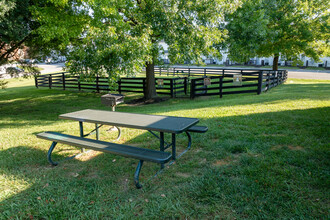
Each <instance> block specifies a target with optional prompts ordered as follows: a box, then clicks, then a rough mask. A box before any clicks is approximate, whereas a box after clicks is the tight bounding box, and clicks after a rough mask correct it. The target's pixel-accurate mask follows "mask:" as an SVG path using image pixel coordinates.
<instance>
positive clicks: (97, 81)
mask: <svg viewBox="0 0 330 220" xmlns="http://www.w3.org/2000/svg"><path fill="white" fill-rule="evenodd" d="M96 92H97V93H99V92H100V87H99V76H98V75H97V76H96Z"/></svg>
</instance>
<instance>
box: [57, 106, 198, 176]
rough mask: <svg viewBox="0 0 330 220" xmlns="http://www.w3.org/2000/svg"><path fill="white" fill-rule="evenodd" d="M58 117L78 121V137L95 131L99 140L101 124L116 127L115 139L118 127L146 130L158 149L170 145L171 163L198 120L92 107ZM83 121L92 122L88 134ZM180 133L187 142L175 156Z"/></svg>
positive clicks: (119, 132)
mask: <svg viewBox="0 0 330 220" xmlns="http://www.w3.org/2000/svg"><path fill="white" fill-rule="evenodd" d="M102 116H104V117H102ZM111 116H113V117H111ZM118 117H119V118H120V117H122V121H121V119H118ZM127 117H129V118H130V119H129V120H128V119H127ZM59 118H60V119H68V120H75V121H78V122H79V129H80V137H86V136H88V135H91V134H94V133H95V134H96V139H97V140H99V128H100V127H102V126H103V125H111V126H115V127H116V128H117V129H118V136H117V140H118V139H119V138H120V136H121V130H120V128H119V127H127V128H134V129H141V130H147V131H148V132H149V133H151V134H152V135H153V136H154V137H156V138H158V139H159V141H160V146H159V149H160V151H165V150H166V149H168V148H170V147H171V148H172V162H170V164H172V163H173V162H174V161H175V160H176V159H178V158H180V157H181V156H182V155H183V154H184V153H186V152H187V151H188V150H189V149H190V147H191V142H192V140H191V136H190V134H189V132H188V129H189V128H190V127H192V126H194V125H195V124H197V123H198V122H199V120H198V119H197V118H186V117H173V116H160V115H147V114H135V113H123V112H113V111H104V110H92V109H85V110H81V111H76V112H71V113H66V114H62V115H60V116H59ZM135 119H137V120H140V122H136V120H135ZM144 119H145V120H148V119H152V120H150V121H151V122H153V123H151V124H147V123H148V121H147V122H146V121H144ZM83 122H88V123H94V124H95V129H94V130H92V131H91V132H89V133H88V134H84V126H83ZM167 125H168V126H167ZM156 132H159V136H158V135H157V134H156ZM165 133H171V135H172V138H171V142H170V143H168V142H166V141H165V138H164V136H165V135H164V134H165ZM180 133H186V135H187V138H188V144H187V147H186V149H185V150H184V151H183V152H182V153H181V154H180V155H178V156H177V155H176V135H177V134H180ZM165 144H166V145H165ZM82 152H84V149H82ZM141 166H142V164H141V165H140V164H139V165H138V167H137V170H138V169H139V167H141ZM163 168H164V164H162V165H161V169H163ZM140 169H141V168H140Z"/></svg>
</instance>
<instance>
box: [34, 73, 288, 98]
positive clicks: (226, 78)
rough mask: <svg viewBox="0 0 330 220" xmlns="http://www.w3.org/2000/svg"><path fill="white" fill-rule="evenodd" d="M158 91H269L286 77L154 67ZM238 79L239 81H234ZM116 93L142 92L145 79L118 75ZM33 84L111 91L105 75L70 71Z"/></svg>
mask: <svg viewBox="0 0 330 220" xmlns="http://www.w3.org/2000/svg"><path fill="white" fill-rule="evenodd" d="M155 74H156V75H158V76H157V77H156V78H155V83H156V92H157V94H162V95H168V96H171V97H182V96H186V95H189V96H190V98H192V99H193V98H195V97H198V96H213V95H217V96H219V97H220V98H222V96H223V95H229V94H241V93H257V94H260V93H262V92H265V91H268V90H270V89H271V88H273V87H275V86H278V85H280V84H282V83H283V82H285V80H286V79H287V71H286V70H278V71H270V70H254V69H220V68H219V69H217V68H212V69H209V68H168V69H164V68H160V67H156V68H155ZM235 79H239V82H238V83H237V82H235ZM117 83H118V92H119V93H125V92H134V93H143V94H144V93H145V91H146V78H145V77H132V78H125V77H123V78H121V79H120V80H119V81H118V82H117ZM35 85H36V87H37V88H38V87H48V88H49V89H52V88H61V89H64V90H65V89H76V90H79V91H80V90H91V91H95V92H101V91H111V89H110V88H109V81H108V78H106V77H95V78H94V79H92V80H89V81H86V80H83V79H81V78H80V77H79V76H73V75H71V74H69V73H55V74H47V75H40V76H37V77H36V78H35Z"/></svg>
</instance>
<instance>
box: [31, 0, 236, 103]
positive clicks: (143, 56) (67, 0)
mask: <svg viewBox="0 0 330 220" xmlns="http://www.w3.org/2000/svg"><path fill="white" fill-rule="evenodd" d="M48 2H51V3H52V4H53V5H52V7H35V8H34V10H33V14H34V16H35V18H37V20H38V22H39V23H40V24H41V27H40V28H39V29H38V31H37V32H38V34H40V35H42V36H43V40H44V43H47V41H54V40H55V39H57V40H58V41H59V42H61V45H62V49H65V48H68V51H67V58H68V60H69V62H68V66H67V67H68V69H69V70H70V71H71V72H73V73H77V74H82V75H87V76H91V75H96V74H98V75H101V74H109V75H110V80H115V79H116V78H117V77H118V76H119V75H120V74H134V73H137V72H139V71H140V70H141V69H142V67H143V66H146V69H147V94H145V95H146V98H153V97H155V95H156V92H155V80H154V68H153V67H154V65H155V64H159V60H158V57H159V55H160V54H161V53H163V49H162V48H161V47H160V46H159V42H160V41H165V42H166V43H167V44H168V45H169V48H168V53H169V58H170V60H171V61H172V62H174V63H175V62H183V61H185V60H192V61H194V62H196V63H198V62H202V60H201V59H202V58H201V55H212V56H214V57H219V56H220V53H219V50H217V49H216V47H215V46H216V45H217V44H219V43H220V42H222V41H223V39H224V36H225V33H226V32H225V31H223V30H219V29H218V26H219V25H220V24H221V23H222V22H223V21H224V16H223V15H224V13H225V12H227V11H232V10H233V9H235V8H236V6H237V4H238V3H237V2H235V1H233V2H230V3H229V2H227V1H225V0H203V1H200V0H190V1H186V0H167V1H166V0H135V1H132V0H92V1H91V0H88V1H87V0H62V1H59V0H50V1H48ZM67 46H69V47H67Z"/></svg>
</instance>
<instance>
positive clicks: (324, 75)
mask: <svg viewBox="0 0 330 220" xmlns="http://www.w3.org/2000/svg"><path fill="white" fill-rule="evenodd" d="M288 78H295V79H324V80H330V71H320V70H315V71H310V70H309V71H299V70H289V71H288Z"/></svg>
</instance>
